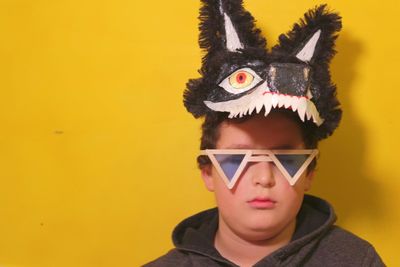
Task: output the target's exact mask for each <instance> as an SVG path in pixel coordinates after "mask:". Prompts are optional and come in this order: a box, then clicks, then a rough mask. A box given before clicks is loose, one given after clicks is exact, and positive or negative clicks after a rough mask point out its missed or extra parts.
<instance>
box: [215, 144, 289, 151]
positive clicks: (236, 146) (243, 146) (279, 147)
mask: <svg viewBox="0 0 400 267" xmlns="http://www.w3.org/2000/svg"><path fill="white" fill-rule="evenodd" d="M295 148H296V146H295V145H293V144H282V145H276V146H272V147H269V148H265V147H264V148H261V149H268V150H282V149H283V150H284V149H295ZM222 149H260V148H254V147H253V146H251V145H247V144H232V145H229V146H227V147H222Z"/></svg>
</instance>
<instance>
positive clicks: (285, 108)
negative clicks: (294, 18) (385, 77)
mask: <svg viewBox="0 0 400 267" xmlns="http://www.w3.org/2000/svg"><path fill="white" fill-rule="evenodd" d="M200 20H201V23H200V38H199V44H200V47H201V48H202V49H204V52H205V55H204V57H203V60H202V67H201V69H200V71H199V72H200V75H201V77H200V78H197V79H191V80H189V82H188V83H187V89H186V90H185V92H184V104H185V106H186V108H187V110H188V111H189V112H190V113H192V114H193V116H194V117H196V118H197V117H204V118H205V121H204V123H203V127H202V130H203V132H202V138H201V150H202V152H201V153H202V155H201V156H199V157H198V163H199V167H200V169H201V172H202V177H203V180H204V182H205V185H206V187H207V188H208V189H209V190H210V191H213V192H215V196H216V199H217V205H218V208H219V214H220V221H219V222H220V225H219V226H220V227H225V229H228V230H229V231H233V232H235V233H236V234H239V235H245V236H246V239H249V238H250V239H252V240H255V241H256V240H258V239H260V238H261V239H265V238H267V237H268V236H269V237H271V236H272V235H275V234H277V233H279V232H280V231H282V230H284V229H286V230H287V229H292V228H293V227H294V225H293V223H294V222H295V217H296V215H297V213H298V210H299V208H300V205H301V203H302V200H303V196H304V192H305V191H307V190H308V189H309V188H310V186H311V181H312V174H313V170H314V168H315V164H316V161H315V155H316V153H317V151H316V147H317V144H318V141H319V140H321V139H323V138H326V137H328V136H329V135H331V134H332V133H333V131H334V130H335V128H336V127H337V126H338V124H339V121H340V118H341V109H340V107H339V102H338V100H337V99H336V86H335V85H334V84H333V83H332V82H331V79H330V72H329V62H330V60H331V59H332V57H333V55H334V54H335V50H334V43H335V40H336V37H337V32H338V31H339V30H340V29H341V18H340V16H339V15H338V14H336V13H331V12H329V11H328V10H327V8H326V6H325V5H321V6H319V7H316V8H315V9H313V10H310V11H309V12H307V13H306V14H305V16H304V18H303V19H302V20H300V22H299V23H297V24H295V25H294V26H293V29H292V30H291V31H289V32H288V33H287V34H282V35H281V36H279V42H278V44H277V45H275V46H274V47H273V48H272V49H271V50H268V49H267V48H266V40H265V38H264V37H263V36H262V34H261V31H260V30H259V29H257V28H256V27H255V24H254V19H253V17H252V16H251V14H250V13H249V12H247V11H246V10H245V9H244V7H243V2H242V0H202V7H201V9H200ZM232 149H235V151H232ZM243 151H244V152H243ZM211 163H212V164H211ZM306 168H308V169H306Z"/></svg>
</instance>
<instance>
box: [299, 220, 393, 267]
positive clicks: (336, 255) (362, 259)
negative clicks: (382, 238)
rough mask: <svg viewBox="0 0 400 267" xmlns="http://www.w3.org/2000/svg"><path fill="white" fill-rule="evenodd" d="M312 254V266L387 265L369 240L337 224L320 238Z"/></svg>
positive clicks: (309, 263)
mask: <svg viewBox="0 0 400 267" xmlns="http://www.w3.org/2000/svg"><path fill="white" fill-rule="evenodd" d="M312 255H313V256H312V257H310V259H309V262H307V264H308V265H310V266H314V265H315V266H321V264H324V265H325V266H344V265H346V264H347V265H349V266H385V265H384V263H383V261H382V259H381V258H380V257H379V255H378V253H377V252H376V250H375V248H374V247H373V246H372V245H371V244H370V243H369V242H368V241H366V240H364V239H362V238H360V237H359V236H357V235H355V234H353V233H351V232H349V231H347V230H345V229H343V228H341V227H339V226H337V225H332V226H331V227H330V230H329V231H328V232H327V233H326V234H325V235H324V236H323V237H322V238H321V239H320V240H319V242H318V245H317V246H316V247H315V249H314V252H313V253H312ZM347 265H346V266H347Z"/></svg>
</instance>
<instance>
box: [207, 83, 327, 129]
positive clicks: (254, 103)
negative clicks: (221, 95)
mask: <svg viewBox="0 0 400 267" xmlns="http://www.w3.org/2000/svg"><path fill="white" fill-rule="evenodd" d="M204 104H205V105H206V106H207V107H209V108H210V109H212V110H214V111H221V112H229V116H228V117H229V118H235V117H239V118H241V117H243V116H244V115H247V114H249V115H250V114H252V113H253V112H254V110H255V111H256V113H260V112H261V110H262V108H263V107H264V111H265V112H264V115H265V116H267V115H268V114H269V113H270V111H271V109H272V108H276V107H279V108H280V107H285V108H286V109H292V110H293V112H297V114H298V115H299V118H300V119H301V120H302V121H305V119H307V120H310V119H311V118H312V119H313V122H314V123H315V124H317V125H318V126H320V125H321V124H322V123H323V121H324V120H323V119H322V118H321V117H320V116H319V113H318V111H317V108H316V107H315V105H314V103H313V102H312V101H310V100H309V99H307V98H306V97H298V96H289V95H282V94H277V93H272V92H269V91H268V89H267V88H266V87H265V84H262V85H260V86H259V87H258V88H257V89H256V90H254V91H253V92H252V93H251V94H248V95H245V96H242V97H241V98H239V99H235V100H229V101H225V102H215V103H214V102H211V101H204Z"/></svg>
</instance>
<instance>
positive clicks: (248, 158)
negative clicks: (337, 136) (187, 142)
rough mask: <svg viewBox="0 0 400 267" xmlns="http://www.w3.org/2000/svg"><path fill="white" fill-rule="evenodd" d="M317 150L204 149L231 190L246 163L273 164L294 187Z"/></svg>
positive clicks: (203, 151) (201, 153)
mask: <svg viewBox="0 0 400 267" xmlns="http://www.w3.org/2000/svg"><path fill="white" fill-rule="evenodd" d="M317 154H318V150H317V149H294V150H292V149H287V150H267V149H205V150H200V155H206V156H208V158H209V159H210V160H211V163H212V164H213V166H214V167H215V169H216V170H217V172H218V174H219V175H220V177H221V178H222V179H223V180H224V182H225V184H226V186H227V187H228V188H229V189H232V188H233V187H234V186H235V183H236V182H237V180H238V179H239V177H240V176H241V175H242V173H243V171H244V169H245V167H246V165H247V163H248V162H273V163H274V164H275V166H276V167H277V168H278V169H279V171H280V172H281V173H282V174H283V176H284V177H285V178H286V180H287V181H288V182H289V184H290V185H292V186H293V185H294V184H295V183H296V182H297V180H298V179H299V178H300V176H301V175H302V174H303V173H304V172H305V171H306V169H307V167H308V165H310V163H311V162H312V160H313V159H314V158H315V157H316V156H317Z"/></svg>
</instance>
